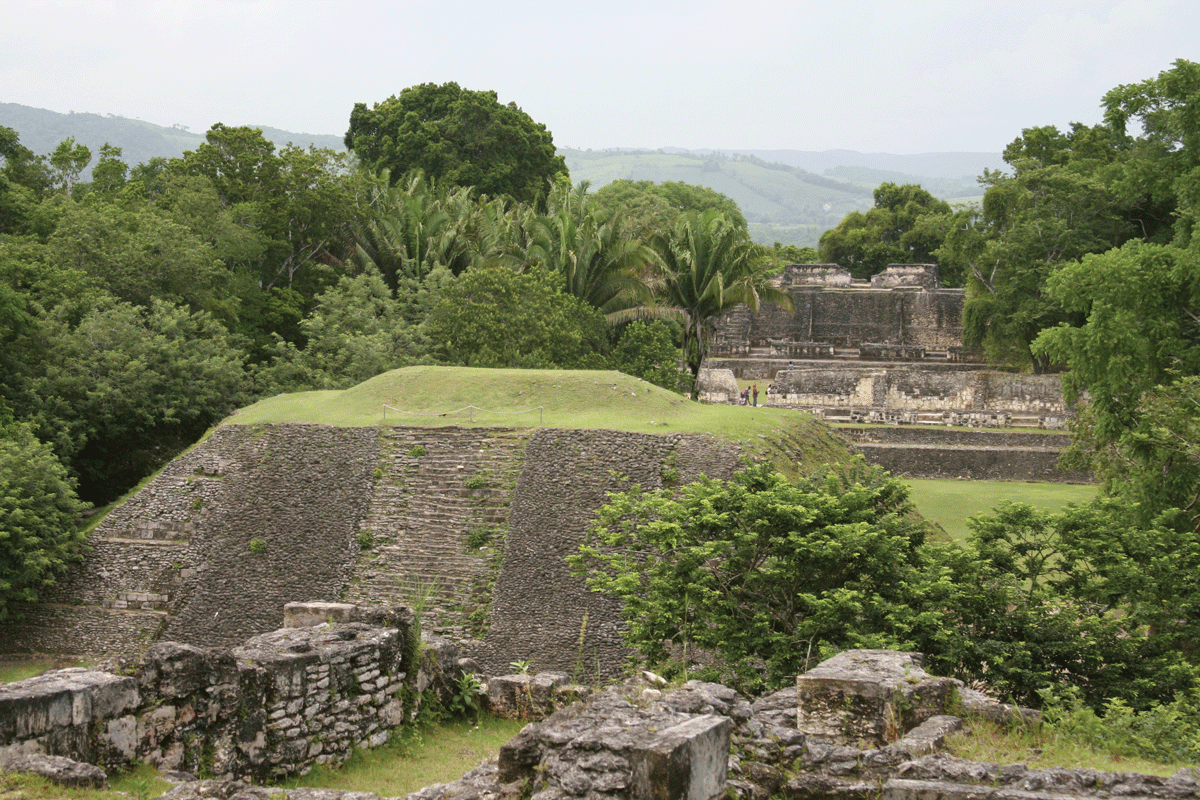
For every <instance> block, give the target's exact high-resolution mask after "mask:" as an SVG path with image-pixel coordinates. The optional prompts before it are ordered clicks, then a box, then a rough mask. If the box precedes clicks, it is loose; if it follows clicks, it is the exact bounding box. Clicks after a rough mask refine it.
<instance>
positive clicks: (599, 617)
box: [468, 430, 738, 680]
mask: <svg viewBox="0 0 1200 800" xmlns="http://www.w3.org/2000/svg"><path fill="white" fill-rule="evenodd" d="M737 464H738V462H737V451H736V449H735V448H734V447H733V446H731V445H722V444H719V443H716V442H713V441H710V440H706V439H703V438H700V437H684V436H680V435H672V436H652V435H649V434H633V433H622V434H618V433H614V432H612V431H569V430H540V431H538V432H536V433H535V434H534V435H533V437H532V438H531V439H530V441H529V444H528V445H527V446H526V450H525V469H524V470H522V472H521V477H520V479H519V480H518V481H517V486H516V489H515V490H514V492H513V499H512V510H511V516H510V529H509V532H508V539H507V542H506V544H505V557H504V563H503V566H502V567H501V569H500V574H499V576H498V577H497V580H496V585H495V591H494V595H493V601H492V622H491V627H490V629H489V631H488V634H487V637H486V638H485V640H484V642H483V643H482V644H481V645H480V646H478V647H477V648H471V649H468V652H469V654H470V655H471V656H472V657H474V658H475V659H476V660H477V661H479V662H480V664H481V665H482V666H483V668H484V671H485V672H487V673H488V674H493V675H499V674H504V673H506V672H508V671H510V667H509V664H510V662H511V661H513V660H514V659H520V660H525V661H532V662H533V663H534V666H535V668H536V669H538V670H550V671H560V672H565V673H567V674H568V675H573V676H575V677H577V678H578V679H579V680H596V679H602V678H608V677H616V676H618V675H620V674H622V672H623V664H624V661H625V655H626V650H625V647H624V645H623V643H622V640H621V626H620V614H619V611H620V609H619V606H618V604H617V602H616V601H615V600H613V599H611V598H608V597H605V596H603V595H598V594H595V593H593V592H590V591H589V590H588V588H587V586H586V584H585V583H584V581H583V580H582V579H581V578H575V577H572V576H571V574H570V568H569V567H568V566H567V564H566V562H565V561H564V560H563V559H564V558H566V556H568V555H571V554H573V553H574V552H575V551H576V549H577V548H578V546H579V544H580V542H582V541H583V540H584V536H585V535H586V531H587V528H588V525H589V523H590V522H591V519H592V515H593V512H594V511H595V509H597V508H599V507H600V506H601V505H602V504H603V503H605V502H606V499H607V498H606V493H607V492H610V491H624V490H626V489H628V488H630V487H631V486H633V485H634V484H640V485H641V486H642V487H643V488H645V489H648V490H650V489H658V488H661V487H662V485H663V472H664V468H667V469H672V468H673V469H675V470H676V471H677V472H678V480H679V481H680V482H688V481H691V480H694V479H695V478H696V477H697V476H698V475H699V474H701V473H706V474H708V475H709V476H711V477H716V478H725V477H728V476H729V475H731V474H732V473H733V471H734V469H735V468H736V467H737ZM581 633H582V641H581Z"/></svg>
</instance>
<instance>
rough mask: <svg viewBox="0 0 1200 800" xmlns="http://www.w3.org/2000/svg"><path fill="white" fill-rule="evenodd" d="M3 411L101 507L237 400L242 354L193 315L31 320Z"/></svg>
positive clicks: (108, 312)
mask: <svg viewBox="0 0 1200 800" xmlns="http://www.w3.org/2000/svg"><path fill="white" fill-rule="evenodd" d="M19 357H20V361H19V362H18V363H17V364H16V366H15V370H14V371H15V372H16V373H17V374H16V376H15V377H14V378H11V379H9V380H11V381H12V383H13V384H15V385H13V386H11V388H10V391H11V393H12V398H13V399H12V400H11V403H10V404H11V406H12V408H13V411H14V413H15V414H17V415H18V416H19V418H21V419H23V420H25V421H27V422H29V423H30V424H31V425H32V426H33V427H34V430H35V432H36V433H37V434H38V436H39V437H41V438H42V439H43V441H46V442H47V443H48V444H51V445H52V446H53V447H54V450H55V452H56V453H57V454H58V455H59V457H60V458H61V459H62V460H63V461H64V462H65V463H67V464H68V465H69V466H70V468H71V470H72V472H73V473H74V474H76V475H78V476H79V479H80V487H79V492H80V496H81V497H82V498H84V499H85V500H88V501H90V502H97V503H105V502H109V501H111V500H113V499H115V498H116V497H119V496H120V495H121V494H122V493H123V492H124V491H125V490H127V489H129V488H130V487H131V486H133V485H134V484H135V483H137V481H138V480H140V479H141V478H143V477H145V476H146V475H147V474H149V473H150V472H151V471H152V470H153V469H155V468H157V467H158V466H160V465H161V464H163V463H165V462H166V461H167V460H169V459H170V458H172V457H174V456H175V455H176V454H177V453H178V452H179V451H180V450H182V449H183V448H184V447H186V446H188V445H190V444H192V443H193V442H195V441H196V440H197V439H199V438H200V436H201V434H203V433H204V431H206V430H207V429H208V428H209V427H210V426H211V425H213V424H214V423H216V422H218V421H219V420H220V419H222V418H223V417H224V416H226V415H227V414H228V413H230V412H231V411H233V410H234V409H235V408H237V407H238V406H240V405H242V404H243V402H244V401H245V394H244V392H245V388H246V376H245V372H244V369H243V362H244V359H245V355H244V354H243V353H242V352H241V351H240V350H239V349H238V348H237V347H236V346H235V344H234V342H233V341H232V339H231V336H230V334H229V332H228V331H227V330H226V329H225V328H224V327H223V326H222V325H221V324H220V323H218V322H217V321H216V320H214V319H213V318H212V317H210V316H209V315H207V314H205V313H203V312H196V313H191V312H189V311H187V310H186V309H184V308H179V307H176V306H173V305H171V304H169V303H166V302H165V301H161V300H155V301H153V302H151V304H150V306H149V307H148V308H146V307H138V306H133V305H130V304H128V303H122V302H115V301H109V302H108V303H104V304H101V305H100V306H99V307H97V308H96V309H94V310H92V311H90V312H88V313H87V314H86V315H84V317H83V318H82V319H81V320H80V321H79V323H78V324H74V323H73V322H72V321H71V320H70V319H69V318H67V317H66V315H65V314H63V313H60V312H59V313H53V314H48V315H45V316H43V317H41V318H39V321H38V324H37V326H36V328H35V330H33V331H31V332H30V333H28V334H27V335H26V336H25V337H24V340H23V341H22V342H20V347H19Z"/></svg>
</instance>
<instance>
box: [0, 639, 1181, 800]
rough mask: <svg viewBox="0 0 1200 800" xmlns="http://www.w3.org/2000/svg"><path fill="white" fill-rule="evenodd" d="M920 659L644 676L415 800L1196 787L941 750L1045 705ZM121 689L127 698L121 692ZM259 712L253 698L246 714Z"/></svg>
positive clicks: (277, 799)
mask: <svg viewBox="0 0 1200 800" xmlns="http://www.w3.org/2000/svg"><path fill="white" fill-rule="evenodd" d="M340 629H342V628H341V626H334V627H333V628H331V629H325V630H334V631H336V630H340ZM321 630H322V629H321V628H317V629H314V631H321ZM921 664H922V657H921V656H920V654H916V653H897V652H890V651H881V650H866V651H863V650H860V651H848V652H845V653H842V654H840V655H838V656H836V657H834V658H833V659H830V660H828V661H826V662H823V663H822V664H821V665H819V666H818V667H817V668H815V669H813V670H811V671H810V672H809V673H807V674H806V675H802V676H800V677H799V678H798V679H797V682H796V685H795V686H793V687H790V688H787V689H783V690H780V691H777V692H774V693H772V694H769V695H766V696H764V697H760V698H757V699H753V700H752V699H749V698H745V697H742V696H741V695H739V694H738V693H737V692H736V691H734V690H733V689H731V688H729V687H727V686H722V685H720V684H716V683H705V682H701V681H689V682H688V683H686V684H684V685H683V686H682V687H677V688H674V689H668V688H666V687H665V686H664V685H663V684H664V682H663V681H662V679H661V678H657V677H656V676H653V675H650V674H649V673H643V677H642V679H640V680H639V681H637V682H630V683H625V684H621V685H618V686H611V687H609V688H607V689H605V690H604V691H601V692H598V693H596V694H593V695H591V696H589V697H588V698H586V699H585V700H583V701H574V702H571V703H570V704H569V705H566V706H565V707H560V708H559V709H558V710H554V711H553V713H551V714H550V715H549V716H548V717H546V718H544V719H543V720H542V721H540V722H536V723H534V724H532V725H529V726H527V727H526V728H525V729H524V730H522V731H521V733H520V734H518V735H517V736H516V737H515V738H514V739H512V740H511V741H510V742H508V743H507V744H506V745H504V746H503V747H502V748H501V751H500V755H499V758H498V759H497V760H496V761H494V762H489V763H485V764H482V765H480V766H479V767H477V768H475V769H473V770H471V771H470V772H468V773H467V774H466V775H464V776H463V777H462V778H461V779H459V780H456V781H453V782H451V783H448V784H435V785H433V786H430V787H428V788H425V789H422V790H420V791H418V792H415V793H413V794H411V795H409V796H408V798H407V800H451V798H458V799H460V800H461V798H495V800H517V799H518V798H530V797H532V798H536V799H537V800H569V799H571V798H579V799H580V800H621V799H623V798H629V799H630V800H634V799H635V798H637V799H639V800H640V798H663V799H664V800H685V798H686V799H688V800H690V799H691V798H697V799H699V800H715V799H716V798H720V797H733V798H739V799H741V800H766V799H767V798H769V797H781V798H788V799H789V800H823V799H825V798H845V800H876V798H886V799H887V800H927V799H928V798H948V799H949V800H979V798H984V800H1013V798H1024V800H1070V799H1074V800H1078V799H1079V798H1096V799H1097V800H1109V799H1110V798H1119V797H1125V798H1128V797H1144V798H1161V800H1182V799H1183V798H1194V797H1196V796H1197V795H1198V794H1200V771H1198V770H1196V769H1185V770H1181V771H1179V772H1178V773H1176V774H1175V775H1173V776H1171V777H1169V778H1159V777H1154V776H1146V775H1137V774H1116V773H1104V772H1097V771H1095V770H1088V769H1062V768H1051V769H1044V770H1037V769H1030V768H1028V767H1027V766H1025V765H1023V764H1014V765H1005V766H1001V765H997V764H986V763H976V762H970V761H964V760H961V759H956V758H953V757H950V756H947V755H945V754H944V752H943V750H944V747H945V744H946V739H947V737H948V736H949V735H950V734H952V733H953V732H955V731H956V730H958V729H959V728H960V727H961V726H962V724H963V719H964V718H966V719H970V718H972V717H982V718H987V719H992V720H996V721H1013V720H1015V719H1021V720H1023V721H1024V722H1026V723H1031V722H1035V721H1036V712H1031V711H1028V710H1027V709H1019V708H1014V707H1011V706H1007V705H1004V704H1002V703H999V702H997V701H995V700H993V699H991V698H989V697H987V696H985V695H982V694H980V693H978V692H975V691H972V690H971V689H968V688H967V687H964V686H963V685H962V684H961V683H959V682H958V681H955V680H952V679H949V678H936V677H931V676H929V675H927V674H926V673H925V671H924V670H923V668H922V666H921ZM114 677H115V676H114ZM510 677H511V676H510ZM525 678H526V681H525V684H526V685H527V686H534V685H537V686H540V687H542V688H541V689H538V690H536V691H538V692H540V693H541V694H540V696H542V697H543V699H544V700H545V701H546V702H547V703H551V701H550V698H552V697H553V696H554V695H555V694H556V691H557V690H555V689H553V688H552V687H555V686H558V687H559V688H560V689H561V688H565V687H563V686H562V685H561V676H534V677H533V678H529V676H525ZM182 679H183V676H182V675H181V676H177V677H175V678H173V679H172V680H174V681H176V682H179V681H180V680H182ZM119 680H125V681H132V680H133V679H119ZM489 683H490V682H489ZM507 683H508V684H511V685H516V683H519V682H512V681H509V682H507ZM26 685H28V682H26ZM490 689H491V687H490V686H489V690H490ZM117 691H118V694H120V692H121V691H124V695H122V696H125V697H127V696H128V694H129V689H128V688H126V689H125V690H117ZM501 694H504V691H502V692H501ZM114 702H115V705H112V704H110V710H111V709H116V710H111V713H122V711H121V710H120V708H118V707H119V706H121V705H122V703H123V702H124V701H122V700H120V699H117V700H115V701H114ZM99 705H102V704H97V705H94V706H93V708H97V707H99ZM125 705H126V706H127V705H128V703H127V702H125ZM262 710H263V708H261V707H255V706H250V707H248V708H247V712H248V716H249V717H253V716H254V715H255V714H258V713H259V712H260V711H262ZM546 710H547V711H549V710H551V709H550V708H549V705H547V706H546ZM303 715H304V716H307V711H305V712H303ZM313 716H314V717H316V716H319V715H316V714H314V715H313ZM93 727H95V726H93ZM101 727H103V726H101ZM4 741H5V740H3V739H0V744H2V743H3V742H4ZM268 745H269V740H268ZM5 758H6V756H5V755H4V754H3V753H2V752H0V763H5V764H6V765H7V767H8V768H13V767H14V766H19V768H21V769H45V770H46V771H47V772H53V771H57V772H58V773H60V774H65V773H67V772H68V771H71V772H74V773H77V774H83V773H85V772H86V770H83V769H74V768H72V769H70V770H68V768H67V767H64V766H63V765H62V764H61V763H60V764H57V765H44V764H38V763H36V762H35V760H34V759H26V760H24V761H21V760H19V759H20V758H21V757H20V756H18V757H16V758H13V759H12V760H8V761H5V760H4V759H5ZM75 766H76V767H78V765H75ZM89 779H94V777H93V778H89ZM281 791H282V790H278V789H264V788H260V787H256V786H253V785H250V784H247V783H243V782H239V781H217V780H202V781H195V780H189V781H187V782H184V783H181V784H180V785H178V786H176V787H175V788H174V789H172V790H171V791H170V792H168V793H167V794H166V795H164V798H167V799H169V800H201V799H202V798H203V799H204V800H235V798H240V799H241V800H272V799H273V800H283V797H282V795H281ZM286 795H287V798H288V800H375V796H374V795H370V794H367V793H364V792H341V791H335V790H328V789H299V790H289V791H288V792H287V793H286Z"/></svg>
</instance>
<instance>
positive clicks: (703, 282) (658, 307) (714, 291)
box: [626, 211, 792, 399]
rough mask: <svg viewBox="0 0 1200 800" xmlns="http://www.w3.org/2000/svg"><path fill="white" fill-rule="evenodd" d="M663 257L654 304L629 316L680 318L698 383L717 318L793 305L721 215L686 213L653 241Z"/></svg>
mask: <svg viewBox="0 0 1200 800" xmlns="http://www.w3.org/2000/svg"><path fill="white" fill-rule="evenodd" d="M651 246H652V247H653V248H654V249H655V251H656V252H657V254H658V257H659V263H658V274H657V275H656V276H655V277H654V279H653V285H652V288H653V291H654V294H655V300H654V302H653V304H652V305H651V306H649V307H643V308H640V309H635V310H633V311H631V312H627V314H626V315H627V316H629V317H634V316H637V315H642V316H653V317H660V318H672V319H676V320H678V321H679V322H680V324H681V325H682V326H683V361H684V363H685V364H686V365H687V368H688V371H689V372H690V373H691V376H692V387H693V388H692V397H693V399H695V398H696V397H697V396H698V392H699V389H698V387H697V385H696V379H697V378H698V377H699V375H700V366H701V365H702V364H703V363H704V359H705V358H706V357H707V355H708V344H709V340H710V339H711V338H712V334H713V331H714V329H715V328H716V323H717V319H718V318H719V317H720V316H721V315H722V314H724V313H725V312H726V311H729V310H730V309H731V308H733V307H734V306H736V305H737V304H739V303H746V304H747V305H749V306H750V308H751V310H754V311H757V310H758V306H759V303H760V302H771V303H778V304H780V305H782V306H784V307H785V308H791V307H792V297H791V295H789V294H787V293H786V292H783V291H781V290H779V289H776V288H775V287H773V286H771V285H770V284H769V283H768V282H767V279H766V275H765V273H764V272H763V271H762V270H760V269H759V268H758V266H757V261H758V252H757V250H756V248H755V247H754V245H753V244H752V243H751V241H750V239H749V237H748V236H747V235H746V231H745V230H744V229H742V228H739V227H737V226H736V225H734V224H733V223H731V222H730V221H729V220H728V219H727V218H726V217H725V216H724V215H722V214H721V213H719V212H717V211H708V212H706V213H704V214H694V213H693V214H688V215H687V216H685V217H684V218H683V219H682V220H680V222H679V224H678V226H677V227H676V228H675V230H673V231H671V232H670V233H669V234H665V235H664V234H660V235H657V236H655V237H654V239H653V240H652V242H651Z"/></svg>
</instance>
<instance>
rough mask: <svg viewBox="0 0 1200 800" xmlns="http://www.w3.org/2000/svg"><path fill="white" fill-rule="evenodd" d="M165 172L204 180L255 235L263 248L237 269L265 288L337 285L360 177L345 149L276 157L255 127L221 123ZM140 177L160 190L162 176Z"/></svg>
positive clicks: (290, 151) (310, 289)
mask: <svg viewBox="0 0 1200 800" xmlns="http://www.w3.org/2000/svg"><path fill="white" fill-rule="evenodd" d="M167 173H168V174H176V175H192V176H203V177H205V178H207V179H208V180H209V181H211V182H212V186H213V188H214V189H215V190H216V193H217V196H218V198H219V199H220V202H221V204H222V206H223V207H224V208H225V209H227V210H228V211H229V213H230V214H231V216H232V218H233V219H235V220H237V221H238V224H240V225H243V226H245V227H247V228H250V229H253V230H255V231H257V232H259V234H260V235H261V236H262V243H263V245H264V246H263V248H262V250H260V251H259V252H258V253H257V254H255V255H253V256H252V257H250V258H248V259H247V261H246V262H245V263H242V264H239V265H237V266H241V267H243V268H246V269H249V270H250V271H251V272H252V274H253V277H254V278H255V280H256V281H257V282H258V284H259V286H260V287H261V288H262V289H263V290H264V291H268V290H270V289H271V288H272V287H274V286H276V285H287V286H289V287H292V288H295V289H296V290H297V291H300V292H301V293H302V294H304V295H305V296H306V297H312V296H314V295H315V294H317V293H319V292H321V291H323V290H324V289H325V288H326V287H327V286H328V285H329V284H331V283H334V282H336V280H337V278H338V274H337V271H336V270H335V269H333V268H332V267H331V265H332V264H336V263H341V262H342V261H343V260H344V259H345V258H346V257H347V255H348V252H349V249H350V240H351V235H350V231H351V227H352V225H353V223H354V221H355V220H356V219H357V215H358V212H359V208H358V202H357V198H358V196H359V192H358V190H357V184H358V181H359V180H360V178H359V176H357V175H356V174H354V173H352V172H350V171H349V169H348V164H347V161H346V157H345V155H344V154H338V153H335V152H333V151H332V150H320V149H316V148H309V149H307V150H305V149H303V148H299V147H294V146H291V145H289V146H288V147H286V148H284V149H283V150H282V151H281V152H280V153H278V154H277V153H276V152H275V145H274V144H272V143H271V142H269V141H267V140H266V138H265V137H264V136H263V135H262V131H261V130H260V129H258V128H247V127H239V128H231V127H227V126H225V125H221V124H219V123H218V124H216V125H214V126H213V127H212V128H211V129H210V130H209V131H208V132H207V133H206V134H205V142H204V144H202V145H200V146H199V147H197V148H196V149H195V150H194V151H188V152H187V153H184V155H183V158H181V159H174V160H172V161H171V162H170V163H169V164H168V166H167ZM138 175H139V177H141V178H142V179H143V180H150V181H151V182H152V183H154V184H155V186H156V188H160V189H161V187H162V181H161V179H160V178H159V177H157V176H150V175H146V176H144V177H142V176H141V174H140V173H138ZM230 266H234V265H230Z"/></svg>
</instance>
